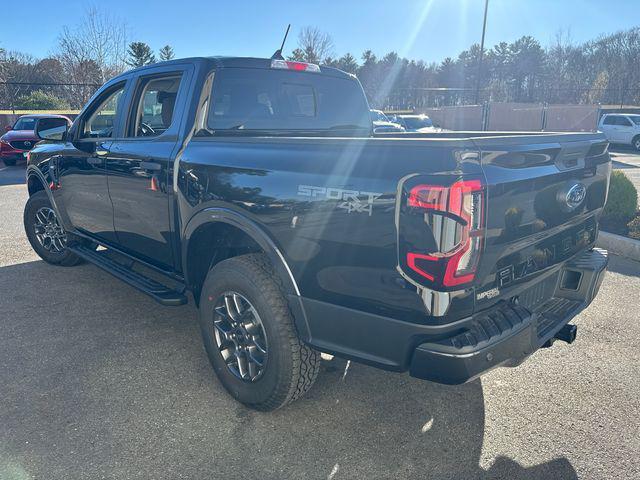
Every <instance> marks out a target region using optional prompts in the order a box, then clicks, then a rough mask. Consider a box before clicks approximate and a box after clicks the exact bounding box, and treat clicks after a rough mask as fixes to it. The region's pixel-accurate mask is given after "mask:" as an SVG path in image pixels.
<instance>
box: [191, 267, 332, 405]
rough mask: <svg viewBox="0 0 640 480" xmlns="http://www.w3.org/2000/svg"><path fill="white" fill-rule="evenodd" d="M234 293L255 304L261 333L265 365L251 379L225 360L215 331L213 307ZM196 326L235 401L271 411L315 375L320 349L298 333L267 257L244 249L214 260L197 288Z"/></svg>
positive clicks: (300, 390) (293, 396) (292, 397)
mask: <svg viewBox="0 0 640 480" xmlns="http://www.w3.org/2000/svg"><path fill="white" fill-rule="evenodd" d="M229 292H233V293H238V294H239V295H241V296H242V297H244V299H245V300H247V301H248V304H249V306H251V307H253V308H254V309H255V312H257V314H258V316H259V320H260V322H261V325H262V327H263V331H264V334H265V337H266V346H267V347H266V351H267V353H266V359H265V361H264V369H263V370H262V372H261V374H260V376H259V377H258V378H256V379H255V380H247V379H244V380H243V379H241V378H239V377H238V376H237V374H234V373H233V371H232V370H231V368H230V367H229V366H228V365H227V363H226V362H225V360H224V358H223V354H222V353H221V349H220V348H219V347H218V343H217V340H216V335H215V330H216V329H215V327H214V319H215V318H220V317H219V316H218V317H217V316H216V313H215V311H214V309H215V307H216V305H218V304H219V303H218V302H219V301H220V299H221V298H223V296H224V295H225V294H227V295H228V294H229ZM199 319H200V329H201V331H202V338H203V341H204V346H205V349H206V351H207V354H208V356H209V361H210V362H211V365H212V366H213V369H214V371H215V372H216V375H217V376H218V378H219V379H220V382H221V383H222V385H223V386H224V387H225V388H226V390H227V391H228V392H229V393H230V394H231V396H233V397H234V398H235V399H236V400H238V401H239V402H241V403H243V404H245V405H247V406H248V407H250V408H253V409H255V410H260V411H271V410H276V409H278V408H280V407H283V406H284V405H286V404H287V403H289V402H292V401H293V400H296V399H298V398H300V397H301V396H302V395H303V394H304V393H305V392H306V391H307V390H309V388H311V386H312V385H313V383H314V382H315V380H316V377H317V376H318V371H319V369H320V354H319V353H318V352H316V351H315V350H313V349H311V348H309V347H308V346H307V345H305V344H304V343H302V342H301V341H300V339H299V338H298V335H297V332H296V328H295V325H294V320H293V316H292V314H291V311H290V310H289V306H288V304H287V300H286V299H285V295H284V292H283V289H282V287H281V285H280V283H279V282H278V279H277V275H276V274H275V273H274V271H273V269H272V267H271V264H270V263H269V260H268V258H267V257H266V256H265V255H262V254H249V255H242V256H239V257H234V258H230V259H228V260H224V261H222V262H220V263H219V264H217V265H216V266H214V267H213V268H212V269H211V270H209V273H208V274H207V278H206V279H205V281H204V285H203V287H202V291H201V294H200V309H199Z"/></svg>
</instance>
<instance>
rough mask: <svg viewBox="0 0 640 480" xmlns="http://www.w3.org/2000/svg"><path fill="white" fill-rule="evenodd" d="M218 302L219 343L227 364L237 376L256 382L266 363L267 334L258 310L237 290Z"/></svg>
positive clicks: (215, 326) (225, 295) (217, 327)
mask: <svg viewBox="0 0 640 480" xmlns="http://www.w3.org/2000/svg"><path fill="white" fill-rule="evenodd" d="M215 305H216V306H215V308H214V318H213V327H214V331H215V339H216V345H217V347H218V350H219V351H220V354H221V355H222V358H223V359H224V361H225V363H226V365H227V368H228V369H229V370H230V371H231V373H233V374H234V375H235V376H236V377H237V378H239V379H241V380H244V381H247V382H255V381H256V380H258V379H259V378H260V377H261V376H262V374H263V373H264V370H265V367H266V363H267V337H266V334H265V331H264V327H263V325H262V321H261V320H260V316H259V315H258V312H257V311H256V309H255V307H254V306H253V305H252V304H251V302H249V300H247V299H246V298H245V297H244V296H242V295H241V294H239V293H237V292H225V293H223V294H222V295H220V297H218V300H217V301H216V304H215Z"/></svg>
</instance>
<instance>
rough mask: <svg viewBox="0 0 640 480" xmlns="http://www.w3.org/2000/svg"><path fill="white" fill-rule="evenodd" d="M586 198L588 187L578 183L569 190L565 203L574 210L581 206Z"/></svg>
mask: <svg viewBox="0 0 640 480" xmlns="http://www.w3.org/2000/svg"><path fill="white" fill-rule="evenodd" d="M586 196H587V187H585V186H584V185H583V184H582V183H576V184H574V185H572V186H571V187H570V188H569V190H567V195H566V197H565V203H566V204H567V207H569V208H570V209H571V210H573V209H574V208H577V207H578V206H580V204H581V203H582V202H583V201H584V199H585V197H586Z"/></svg>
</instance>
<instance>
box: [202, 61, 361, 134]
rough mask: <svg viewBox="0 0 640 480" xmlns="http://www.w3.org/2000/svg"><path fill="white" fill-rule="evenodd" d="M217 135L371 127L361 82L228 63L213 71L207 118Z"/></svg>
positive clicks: (357, 130)
mask: <svg viewBox="0 0 640 480" xmlns="http://www.w3.org/2000/svg"><path fill="white" fill-rule="evenodd" d="M207 126H208V128H209V129H211V130H213V131H215V133H217V134H234V133H235V134H242V133H252V132H253V133H256V132H259V131H266V132H274V131H286V132H287V133H291V132H302V133H306V134H313V133H314V132H319V133H322V134H327V133H330V134H332V135H334V134H335V135H342V134H351V133H353V134H360V135H362V134H363V133H366V132H369V131H370V129H371V120H370V119H369V108H368V106H367V103H366V100H365V98H364V93H363V92H362V88H361V87H360V84H359V83H358V82H356V81H354V80H349V79H343V78H335V77H329V76H325V75H319V74H317V73H304V72H292V71H281V70H268V69H250V68H227V69H221V70H219V71H217V72H216V74H215V78H214V82H213V94H212V101H211V105H210V107H209V116H208V120H207Z"/></svg>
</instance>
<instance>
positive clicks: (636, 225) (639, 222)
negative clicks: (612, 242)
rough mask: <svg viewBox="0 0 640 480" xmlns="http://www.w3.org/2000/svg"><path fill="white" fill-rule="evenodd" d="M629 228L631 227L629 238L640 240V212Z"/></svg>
mask: <svg viewBox="0 0 640 480" xmlns="http://www.w3.org/2000/svg"><path fill="white" fill-rule="evenodd" d="M627 227H629V236H630V237H631V238H635V239H636V240H640V212H638V216H637V217H636V218H634V219H633V220H631V221H630V222H629V224H628V225H627Z"/></svg>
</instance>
